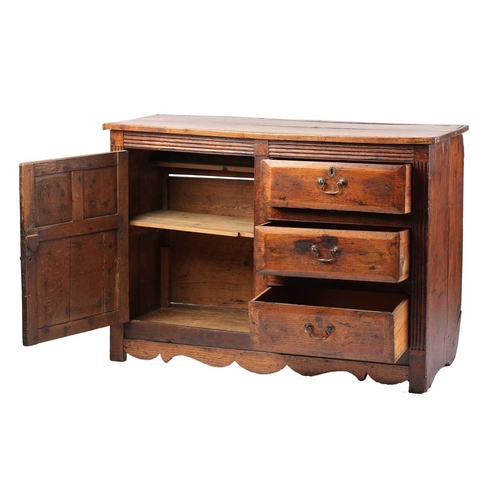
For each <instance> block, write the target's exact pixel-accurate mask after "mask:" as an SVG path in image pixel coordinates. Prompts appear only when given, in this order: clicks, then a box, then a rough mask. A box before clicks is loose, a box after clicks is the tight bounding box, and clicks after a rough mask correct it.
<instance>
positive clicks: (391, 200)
mask: <svg viewBox="0 0 500 500" xmlns="http://www.w3.org/2000/svg"><path fill="white" fill-rule="evenodd" d="M261 165H262V168H264V169H267V170H268V172H266V173H264V174H263V175H264V176H265V179H266V181H265V182H267V183H269V185H268V186H267V187H264V189H265V190H266V192H267V193H268V200H267V202H268V204H269V205H270V206H273V207H287V208H308V209H311V208H313V209H323V210H325V209H329V210H350V211H356V212H377V213H395V214H405V213H408V212H410V210H411V171H410V165H409V164H406V165H388V164H380V165H375V164H367V163H341V162H306V161H285V160H265V161H263V162H262V164H261ZM332 168H333V169H335V175H334V176H333V177H331V176H330V174H329V171H330V169H332ZM318 179H322V180H323V181H324V182H325V183H326V188H325V191H326V192H325V191H323V190H322V188H321V186H319V185H318ZM341 179H342V180H343V181H345V182H347V185H346V186H345V187H344V188H342V189H340V188H339V187H338V183H339V182H341V181H340V180H341ZM328 191H333V192H336V191H340V192H339V193H338V194H327V192H328Z"/></svg>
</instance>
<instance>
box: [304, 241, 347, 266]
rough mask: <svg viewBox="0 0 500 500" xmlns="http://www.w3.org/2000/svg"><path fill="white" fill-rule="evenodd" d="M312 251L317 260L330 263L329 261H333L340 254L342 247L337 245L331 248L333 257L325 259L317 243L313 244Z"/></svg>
mask: <svg viewBox="0 0 500 500" xmlns="http://www.w3.org/2000/svg"><path fill="white" fill-rule="evenodd" d="M311 253H312V254H313V255H314V256H315V257H316V260H317V261H318V262H323V263H324V264H328V263H329V262H333V261H334V260H335V259H336V257H337V256H338V255H340V248H339V247H337V246H335V247H333V248H332V249H330V255H331V258H329V259H324V258H322V257H321V253H320V251H319V248H318V247H317V246H316V245H312V246H311Z"/></svg>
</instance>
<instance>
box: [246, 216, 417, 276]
mask: <svg viewBox="0 0 500 500" xmlns="http://www.w3.org/2000/svg"><path fill="white" fill-rule="evenodd" d="M313 245H314V246H315V247H316V248H317V250H318V255H319V256H320V258H322V259H331V262H320V261H319V260H318V257H317V256H316V255H315V254H314V253H313V252H312V251H311V247H312V246H313ZM334 248H338V251H339V254H338V255H336V256H335V257H332V253H331V252H332V251H333V250H334ZM255 252H256V253H255V259H256V271H257V272H258V273H261V274H274V275H278V276H297V277H309V278H328V279H348V280H357V281H382V282H393V283H397V282H400V281H403V280H405V279H407V278H408V275H409V260H410V255H409V254H410V251H409V231H408V230H404V231H355V230H342V229H339V230H337V229H313V228H306V227H279V226H275V225H264V226H260V227H257V228H256V229H255Z"/></svg>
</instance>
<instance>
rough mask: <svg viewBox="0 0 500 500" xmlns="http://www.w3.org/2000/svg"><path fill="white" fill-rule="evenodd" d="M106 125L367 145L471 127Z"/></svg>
mask: <svg viewBox="0 0 500 500" xmlns="http://www.w3.org/2000/svg"><path fill="white" fill-rule="evenodd" d="M103 128H104V129H109V130H128V131H135V132H155V133H170V134H181V135H198V136H211V137H231V138H247V139H269V140H289V141H317V142H344V143H346V142H350V143H366V144H434V143H437V142H441V141H443V140H446V139H449V138H450V137H453V136H455V135H458V134H461V133H463V132H465V131H466V130H468V129H469V127H468V126H467V125H410V124H399V125H397V124H388V123H347V122H326V121H309V120H281V119H269V118H237V117H232V116H183V115H152V116H145V117H143V118H136V119H135V120H125V121H119V122H109V123H105V124H104V125H103Z"/></svg>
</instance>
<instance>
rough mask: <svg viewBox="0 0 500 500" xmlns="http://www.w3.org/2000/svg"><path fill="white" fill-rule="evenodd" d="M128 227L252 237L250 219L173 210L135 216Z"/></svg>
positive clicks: (251, 222)
mask: <svg viewBox="0 0 500 500" xmlns="http://www.w3.org/2000/svg"><path fill="white" fill-rule="evenodd" d="M130 225H131V226H140V227H150V228H155V229H172V230H174V231H185V232H190V233H203V234H217V235H221V236H233V237H237V236H241V237H244V238H253V235H254V222H253V218H252V217H230V216H225V215H212V214H197V213H192V212H178V211H175V210H155V211H154V212H147V213H145V214H141V215H137V216H136V217H133V218H132V219H131V220H130Z"/></svg>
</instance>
